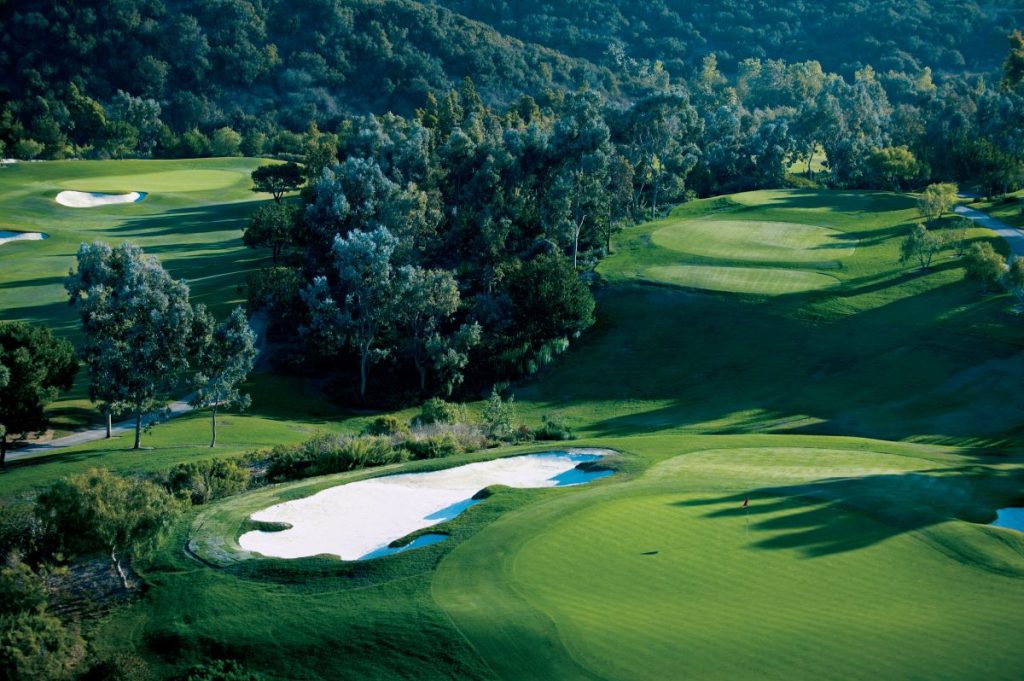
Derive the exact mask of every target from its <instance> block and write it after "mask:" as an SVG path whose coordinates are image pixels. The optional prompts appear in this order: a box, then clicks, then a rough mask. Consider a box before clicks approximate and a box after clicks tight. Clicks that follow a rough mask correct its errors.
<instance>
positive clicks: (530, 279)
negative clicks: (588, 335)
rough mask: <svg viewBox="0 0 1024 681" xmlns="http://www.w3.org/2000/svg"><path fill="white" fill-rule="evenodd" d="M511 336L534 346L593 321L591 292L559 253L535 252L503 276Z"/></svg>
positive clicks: (581, 329)
mask: <svg viewBox="0 0 1024 681" xmlns="http://www.w3.org/2000/svg"><path fill="white" fill-rule="evenodd" d="M503 283H504V286H503V288H504V293H505V294H506V295H507V296H508V297H509V300H510V301H511V305H512V310H511V313H510V320H509V321H510V322H511V327H512V328H513V329H514V330H515V331H514V337H515V338H517V339H518V340H520V341H522V342H523V343H526V344H527V345H529V346H530V347H531V348H532V349H534V350H537V349H539V347H540V346H541V345H542V344H543V343H544V342H546V341H548V340H551V339H554V338H560V337H569V336H574V335H577V334H579V333H580V332H582V331H583V330H584V329H586V328H588V327H589V326H590V325H591V324H593V323H594V307H595V304H594V296H593V295H592V294H591V292H590V289H588V288H587V286H586V284H584V283H583V282H582V281H581V280H580V277H579V274H577V272H576V270H575V269H573V266H572V263H571V262H569V261H568V259H566V258H565V257H564V256H562V255H560V254H559V253H545V254H541V255H538V256H537V257H535V258H533V259H532V260H530V261H529V262H526V263H523V264H522V265H521V266H519V267H517V268H515V269H513V270H512V271H511V272H509V274H508V275H507V276H506V278H505V281H504V282H503Z"/></svg>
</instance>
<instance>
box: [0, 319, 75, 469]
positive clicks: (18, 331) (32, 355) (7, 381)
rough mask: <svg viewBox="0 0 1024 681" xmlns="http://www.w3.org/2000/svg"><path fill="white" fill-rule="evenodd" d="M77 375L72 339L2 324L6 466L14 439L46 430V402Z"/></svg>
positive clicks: (0, 454) (1, 439)
mask: <svg viewBox="0 0 1024 681" xmlns="http://www.w3.org/2000/svg"><path fill="white" fill-rule="evenodd" d="M77 373H78V360H77V359H76V358H75V351H74V348H73V347H72V345H71V343H69V342H67V341H65V340H58V339H57V338H55V337H54V336H53V333H52V332H51V331H50V330H49V329H46V328H43V327H37V326H31V325H29V324H26V323H24V322H7V323H3V324H0V466H2V465H3V464H4V462H5V460H6V458H7V449H8V447H9V445H10V442H9V438H11V437H14V438H23V437H27V436H28V435H29V434H32V433H42V432H43V431H45V430H46V427H47V424H48V420H47V418H46V405H48V404H49V403H50V402H53V401H54V400H55V399H57V395H58V394H59V392H60V391H61V390H69V389H70V388H71V385H72V384H73V382H74V379H75V374H77Z"/></svg>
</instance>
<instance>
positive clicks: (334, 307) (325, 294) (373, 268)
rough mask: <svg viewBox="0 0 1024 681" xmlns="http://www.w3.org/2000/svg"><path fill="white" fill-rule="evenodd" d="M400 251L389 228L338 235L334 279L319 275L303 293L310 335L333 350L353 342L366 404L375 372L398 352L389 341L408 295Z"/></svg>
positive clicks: (361, 393)
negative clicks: (398, 264) (397, 263)
mask: <svg viewBox="0 0 1024 681" xmlns="http://www.w3.org/2000/svg"><path fill="white" fill-rule="evenodd" d="M397 246H398V239H396V238H395V237H394V236H393V235H392V234H391V232H389V231H388V230H387V228H386V227H378V228H377V229H375V230H373V231H362V230H358V229H357V230H355V231H352V232H351V233H349V234H348V236H344V237H343V236H336V237H335V239H334V246H333V247H332V248H331V256H332V260H333V268H332V269H333V271H332V272H331V276H323V275H321V276H317V277H316V278H314V279H313V281H312V283H310V284H309V285H308V286H307V287H306V288H305V289H303V291H302V298H303V300H304V301H305V302H306V305H307V306H308V308H309V313H310V323H309V325H308V326H307V327H306V328H305V332H306V335H307V336H308V337H312V338H315V339H317V341H319V342H320V343H322V344H324V347H326V348H328V349H331V348H333V349H340V347H341V345H342V343H347V344H348V345H349V346H350V347H351V348H352V349H353V350H354V351H355V352H356V354H357V355H358V356H359V380H360V384H359V395H360V396H361V397H362V398H363V399H365V398H366V385H367V380H368V377H369V371H370V367H371V366H372V365H373V364H375V363H376V362H378V361H380V360H381V359H383V358H384V357H387V356H388V355H389V354H390V353H391V351H392V350H393V348H392V347H390V346H389V345H387V344H385V343H384V340H385V337H386V336H387V335H388V334H389V333H390V332H391V331H393V329H394V326H395V324H396V321H397V319H398V314H397V308H398V306H399V301H400V299H401V292H402V291H401V285H400V282H399V280H398V276H397V274H396V268H395V267H394V264H393V263H392V256H393V255H394V252H395V248H396V247H397Z"/></svg>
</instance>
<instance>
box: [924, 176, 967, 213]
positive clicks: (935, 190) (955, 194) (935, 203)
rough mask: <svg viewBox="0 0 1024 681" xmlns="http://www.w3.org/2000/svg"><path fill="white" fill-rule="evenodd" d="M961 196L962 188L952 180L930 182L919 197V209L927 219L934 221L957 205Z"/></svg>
mask: <svg viewBox="0 0 1024 681" xmlns="http://www.w3.org/2000/svg"><path fill="white" fill-rule="evenodd" d="M959 196H960V188H959V187H957V186H956V185H955V184H953V183H951V182H944V183H940V184H930V185H928V186H927V187H925V189H924V191H923V192H921V194H920V195H919V196H918V197H917V210H918V211H920V213H921V217H923V218H924V219H925V220H928V221H929V222H934V221H936V220H940V219H942V216H943V215H945V214H946V213H948V212H949V211H950V209H951V208H952V207H953V206H955V205H956V202H957V199H958V198H959Z"/></svg>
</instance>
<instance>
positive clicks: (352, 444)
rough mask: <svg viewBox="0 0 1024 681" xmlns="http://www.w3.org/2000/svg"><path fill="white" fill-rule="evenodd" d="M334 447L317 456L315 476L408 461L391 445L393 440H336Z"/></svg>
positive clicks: (372, 438)
mask: <svg viewBox="0 0 1024 681" xmlns="http://www.w3.org/2000/svg"><path fill="white" fill-rule="evenodd" d="M334 442H335V444H334V446H329V447H325V448H323V449H321V450H320V451H319V453H318V454H317V456H316V462H315V464H314V466H313V470H314V473H313V475H327V474H328V473H342V472H344V471H352V470H357V469H360V468H374V467H377V466H386V465H388V464H392V463H401V462H402V461H405V460H406V456H405V452H404V451H403V450H401V449H397V448H396V447H395V446H394V445H392V444H391V438H387V437H381V436H374V435H366V436H363V437H357V438H352V439H346V440H341V439H338V438H335V439H334Z"/></svg>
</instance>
